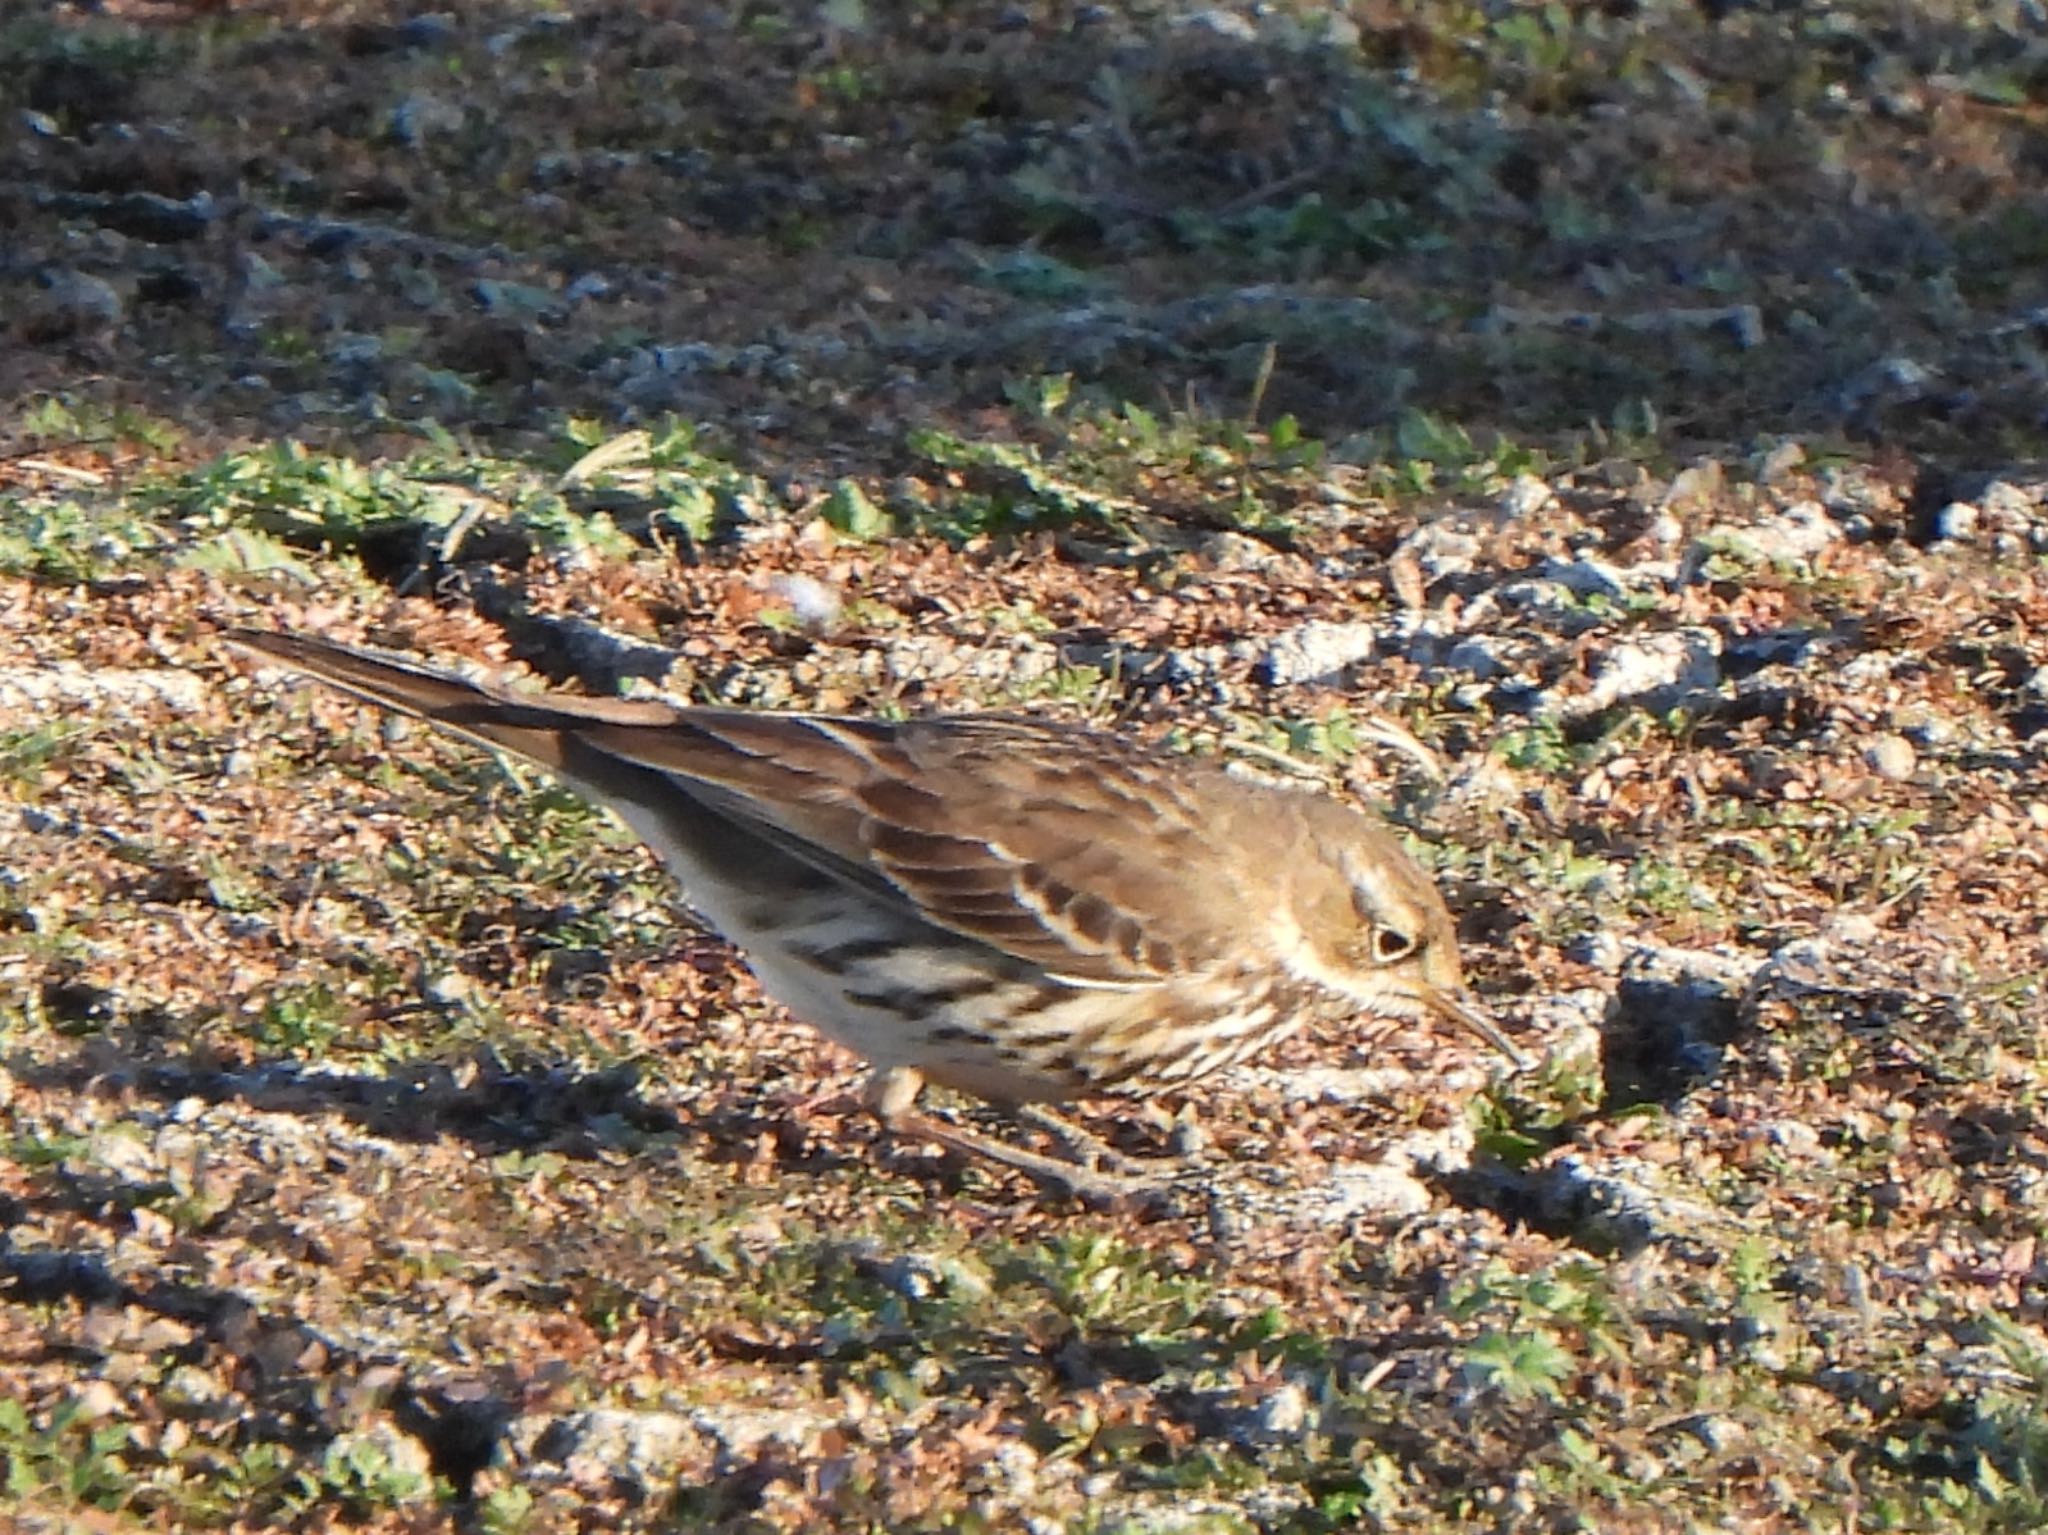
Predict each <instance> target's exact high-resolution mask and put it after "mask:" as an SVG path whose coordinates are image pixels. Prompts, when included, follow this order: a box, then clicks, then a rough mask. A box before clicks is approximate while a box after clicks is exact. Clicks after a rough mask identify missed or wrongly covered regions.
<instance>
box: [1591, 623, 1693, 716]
mask: <svg viewBox="0 0 2048 1535" xmlns="http://www.w3.org/2000/svg"><path fill="white" fill-rule="evenodd" d="M1720 657H1721V636H1720V635H1719V634H1717V633H1716V632H1715V631H1714V630H1712V629H1705V628H1697V627H1695V628H1688V629H1675V630H1669V631H1666V632H1664V633H1661V634H1643V635H1634V636H1630V637H1629V638H1626V639H1622V640H1617V641H1616V642H1615V643H1614V644H1612V645H1610V646H1609V647H1608V648H1607V649H1606V650H1604V651H1602V652H1601V653H1600V654H1599V655H1598V656H1597V657H1595V659H1594V661H1593V682H1592V686H1591V687H1590V688H1589V689H1588V690H1587V691H1586V692H1584V693H1582V694H1580V695H1579V696H1577V697H1575V698H1567V699H1564V700H1562V701H1561V706H1560V709H1559V712H1560V713H1562V714H1564V715H1566V716H1567V717H1571V718H1579V717H1583V716H1585V715H1588V714H1598V713H1599V712H1600V711H1601V710H1603V709H1609V708H1612V707H1613V706H1614V705H1615V704H1618V703H1621V702H1622V701H1624V700H1638V699H1642V700H1651V699H1654V698H1656V697H1657V695H1667V696H1670V697H1672V698H1674V699H1676V698H1682V697H1684V696H1685V695H1686V694H1689V693H1699V692H1705V691H1709V690H1711V689H1713V688H1715V687H1717V686H1718V685H1719V683H1720V681H1721V665H1720Z"/></svg>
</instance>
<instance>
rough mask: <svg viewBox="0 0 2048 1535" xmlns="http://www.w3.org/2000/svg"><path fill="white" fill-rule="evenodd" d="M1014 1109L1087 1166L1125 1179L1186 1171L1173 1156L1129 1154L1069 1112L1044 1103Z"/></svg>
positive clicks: (1161, 1175)
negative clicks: (1073, 1118)
mask: <svg viewBox="0 0 2048 1535" xmlns="http://www.w3.org/2000/svg"><path fill="white" fill-rule="evenodd" d="M1011 1112H1012V1113H1013V1114H1014V1115H1015V1116H1016V1118H1018V1119H1019V1120H1021V1121H1023V1122H1024V1123H1025V1124H1027V1125H1032V1126H1035V1127H1036V1128H1038V1129H1040V1130H1043V1131H1044V1132H1045V1133H1046V1134H1047V1135H1050V1136H1051V1137H1052V1138H1053V1139H1054V1140H1056V1141H1058V1142H1059V1143H1060V1144H1061V1145H1062V1146H1064V1147H1066V1149H1067V1152H1068V1154H1069V1155H1071V1156H1072V1157H1073V1158H1074V1159H1075V1160H1076V1161H1078V1162H1080V1163H1081V1164H1082V1165H1083V1166H1085V1167H1089V1168H1094V1169H1101V1168H1107V1169H1109V1170H1110V1171H1111V1172H1114V1173H1117V1174H1119V1175H1120V1176H1122V1177H1126V1178H1152V1179H1163V1178H1170V1177H1172V1176H1173V1175H1174V1173H1175V1172H1177V1171H1182V1170H1184V1169H1181V1168H1180V1165H1179V1164H1178V1163H1176V1162H1175V1161H1174V1160H1173V1159H1172V1158H1170V1157H1134V1156H1128V1155H1126V1154H1125V1153H1123V1152H1121V1151H1118V1150H1117V1149H1116V1147H1114V1146H1112V1145H1110V1144H1109V1142H1107V1141H1105V1140H1104V1139H1103V1138H1102V1137H1101V1136H1099V1135H1097V1134H1096V1133H1095V1132H1094V1131H1092V1130H1090V1129H1088V1128H1087V1127H1086V1126H1084V1125H1077V1124H1075V1123H1074V1121H1073V1120H1071V1119H1069V1118H1067V1116H1066V1115H1064V1114H1061V1113H1058V1112H1056V1111H1054V1110H1052V1109H1049V1108H1047V1107H1046V1106H1045V1105H1044V1104H1042V1103H1024V1104H1019V1105H1018V1106H1017V1107H1016V1108H1015V1109H1014V1110H1012V1111H1011Z"/></svg>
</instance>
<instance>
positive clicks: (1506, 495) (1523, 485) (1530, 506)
mask: <svg viewBox="0 0 2048 1535" xmlns="http://www.w3.org/2000/svg"><path fill="white" fill-rule="evenodd" d="M1556 500H1557V496H1556V494H1555V493H1554V492H1553V491H1552V490H1551V488H1550V487H1549V486H1548V485H1546V484H1544V483H1543V481H1541V480H1539V479H1538V478H1536V476H1535V475H1533V474H1518V475H1516V476H1515V483H1514V484H1512V485H1510V486H1509V487H1508V488H1507V490H1506V491H1505V492H1503V493H1502V495H1501V498H1500V510H1501V515H1502V516H1503V517H1514V518H1519V517H1533V516H1535V515H1536V514H1537V513H1538V512H1540V511H1542V510H1543V509H1544V508H1546V507H1548V506H1550V505H1552V504H1553V503H1555V502H1556Z"/></svg>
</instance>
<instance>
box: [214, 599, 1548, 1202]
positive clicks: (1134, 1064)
mask: <svg viewBox="0 0 2048 1535" xmlns="http://www.w3.org/2000/svg"><path fill="white" fill-rule="evenodd" d="M231 639H232V641H233V643H235V644H236V645H238V646H240V647H242V648H244V649H246V650H250V651H255V652H257V653H259V654H260V655H262V656H264V657H266V658H268V659H271V660H275V661H281V662H283V663H285V664H286V665H288V666H291V667H294V668H297V669H298V670H300V671H303V672H307V673H310V674H312V675H313V676H315V677H318V678H319V679H321V680H322V681H324V682H327V683H330V684H332V685H333V686H335V687H337V688H340V689H343V690H344V691H346V692H349V693H352V694H354V695H355V696H357V697H359V698H364V699H367V700H369V701H370V702H372V703H375V704H379V705H382V706H384V707H386V708H389V709H395V710H400V711H402V712H404V713H406V714H411V715H416V716H418V717H420V718H422V719H425V720H428V721H430V722H431V723H433V724H435V725H438V726H440V727H441V728H443V729H445V730H449V731H451V732H453V733H455V734H457V735H459V736H463V737H466V738H468V739H469V740H471V741H475V742H478V743H480V744H482V745H485V746H489V747H492V748H495V749H498V750H502V751H507V752H511V753H513V754H515V755H517V756H520V757H524V758H527V759H528V760H530V761H532V762H534V763H537V764H539V765H540V766H541V767H543V768H545V769H547V770H548V771H550V772H552V773H554V774H556V775H558V776H559V777H560V778H562V779H563V780H564V781H565V782H566V783H568V784H569V785H570V786H572V787H573V788H575V789H576V790H577V791H578V792H579V793H581V794H583V795H585V796H587V797H588V798H590V799H591V800H593V801H595V802H596V803H597V804H600V805H603V806H605V807H606V808H608V809H610V810H611V811H613V812H614V813H616V814H617V815H618V816H619V817H620V818H621V819H622V820H624V821H625V822H626V824H627V825H629V826H630V827H632V829H633V830H634V831H635V832H637V833H638V834H639V835H640V837H641V838H642V839H643V840H644V841H646V843H647V844H648V845H649V846H650V847H651V848H653V849H654V851H655V852H656V853H657V854H659V855H660V856H661V858H662V860H663V861H664V862H665V863H666V864H667V866H668V868H669V869H670V871H671V872H672V873H673V874H674V876H675V877H676V879H677V880H678V881H679V883H680V884H681V886H682V890H683V895H684V898H685V900H686V901H687V902H688V904H689V905H690V906H691V907H692V908H694V909H695V910H696V911H697V912H698V914H699V915H701V916H702V917H703V918H704V919H705V920H706V921H707V922H709V923H710V924H711V925H712V926H713V927H715V928H716V929H717V930H718V931H719V932H720V933H722V934H723V935H724V936H725V937H726V938H728V939H729V940H731V942H732V943H733V944H735V945H736V946H737V947H738V948H739V949H741V950H742V951H743V952H744V954H745V955H746V958H747V960H748V963H749V965H750V966H751V968H752V969H753V972H754V974H755V976H756V977H757V978H758V979H759V980H760V983H761V986H762V989H763V990H764V991H766V992H767V994H768V995H769V996H770V997H772V998H774V999H775V1000H777V1001H779V1002H781V1003H782V1004H783V1005H785V1006H786V1007H788V1008H789V1010H790V1011H791V1012H793V1013H795V1014H796V1015H797V1016H799V1017H801V1018H803V1019H804V1020H806V1021H807V1022H809V1023H810V1024H812V1025H813V1026H814V1027H816V1028H818V1029H819V1030H821V1031H822V1032H824V1033H825V1034H826V1035H828V1036H829V1037H831V1038H832V1039H835V1040H837V1041H838V1042H839V1043H840V1044H842V1045H845V1046H846V1047H847V1048H849V1049H851V1050H853V1051H855V1052H856V1053H858V1054H859V1055H861V1056H862V1057H864V1058H865V1059H866V1060H867V1061H869V1062H870V1063H871V1064H872V1066H873V1068H874V1069H873V1073H872V1075H871V1076H870V1078H869V1081H868V1087H867V1101H868V1103H869V1105H870V1107H872V1108H873V1109H874V1111H875V1112H876V1113H877V1114H878V1115H879V1116H880V1117H881V1119H882V1120H883V1121H884V1123H885V1124H888V1125H889V1126H891V1127H892V1128H898V1129H907V1130H910V1131H912V1132H914V1133H917V1134H921V1135H924V1136H927V1137H929V1138H932V1139H935V1140H937V1141H940V1142H942V1143H944V1144H946V1145H949V1146H953V1147H956V1148H959V1149H962V1150H966V1151H970V1152H973V1153H977V1154H980V1155H984V1156H988V1157H991V1158H994V1159H995V1160H998V1161H1001V1162H1005V1163H1007V1164H1009V1165H1011V1166H1013V1167H1018V1168H1020V1169H1022V1170H1023V1171H1025V1172H1028V1173H1030V1174H1032V1175H1033V1176H1035V1177H1038V1178H1040V1179H1042V1180H1046V1181H1050V1182H1053V1183H1056V1184H1060V1185H1063V1186H1065V1187H1068V1188H1070V1189H1072V1190H1074V1191H1075V1192H1077V1193H1085V1194H1095V1195H1100V1196H1104V1197H1113V1196H1115V1195H1118V1194H1122V1193H1127V1192H1132V1191H1134V1190H1136V1189H1139V1188H1141V1187H1143V1186H1144V1185H1143V1184H1142V1183H1141V1182H1140V1181H1139V1180H1135V1179H1132V1178H1129V1177H1127V1176H1118V1175H1115V1174H1111V1173H1109V1172H1106V1171H1103V1170H1102V1169H1101V1168H1099V1167H1093V1166H1083V1165H1079V1164H1076V1163H1069V1162H1067V1161H1063V1160H1059V1159H1055V1158H1052V1157H1049V1156H1044V1155H1041V1154H1040V1153H1037V1152H1032V1151H1028V1150H1025V1149H1024V1148H1022V1147H1016V1146H1011V1145H1008V1144H1005V1143H1003V1142H1001V1141H997V1140H994V1139H991V1138H989V1137H985V1136H981V1135H975V1134H970V1133H968V1132H966V1131H962V1130H959V1129H956V1128H954V1127H951V1126H948V1125H942V1124H939V1123H938V1122H937V1121H934V1120H931V1119H929V1118H928V1117H926V1116H924V1115H922V1114H917V1113H914V1112H913V1104H914V1102H915V1100H916V1097H917V1094H918V1092H919V1090H920V1087H921V1086H922V1084H923V1083H924V1082H927V1081H930V1082H936V1083H939V1084H941V1085H943V1086H946V1087H951V1088H957V1089H960V1090H961V1091H964V1092H967V1093H970V1094H973V1095H975V1096H977V1097H980V1098H984V1099H988V1100H991V1101H993V1102H995V1103H998V1104H1003V1105H1010V1106H1023V1105H1035V1104H1043V1103H1046V1102H1052V1101H1058V1100H1065V1099H1072V1098H1085V1097H1089V1096H1093V1095H1097V1094H1107V1093H1116V1094H1132V1095H1144V1094H1150V1093H1156V1092H1160V1091H1162V1090H1168V1089H1173V1088H1177V1087H1180V1086H1182V1085H1183V1084H1185V1083H1189V1082H1193V1081H1194V1080H1196V1079H1197V1078H1199V1077H1203V1076H1207V1075H1208V1074H1209V1073H1211V1072H1213V1071H1216V1070H1218V1069H1219V1068H1221V1067H1225V1066H1229V1065H1231V1064H1233V1063H1234V1062H1237V1061H1240V1060H1243V1059H1244V1058H1245V1057H1246V1056H1248V1055H1250V1054H1252V1052H1254V1051H1256V1050H1258V1049H1260V1048H1262V1047H1264V1046H1266V1045H1269V1044H1272V1043H1274V1042H1276V1041H1278V1040H1280V1039H1284V1038H1285V1037H1286V1036H1288V1035H1289V1034H1292V1033H1293V1032H1294V1031H1295V1030H1296V1029H1298V1028H1300V1027H1301V1026H1302V1025H1303V1024H1304V1023H1306V1022H1308V1021H1309V1020H1311V1019H1313V1018H1319V1017H1349V1016H1356V1015H1358V1014H1361V1013H1368V1014H1376V1015H1380V1016H1383V1017H1391V1018H1399V1019H1411V1020H1417V1021H1423V1020H1445V1021H1450V1022H1454V1023H1457V1024H1460V1025H1463V1026H1464V1027H1466V1028H1468V1029H1470V1030H1471V1031H1472V1032H1474V1033H1475V1034H1477V1035H1479V1036H1480V1037H1481V1038H1482V1039H1484V1040H1486V1041H1487V1042H1488V1043H1490V1044H1492V1045H1493V1046H1495V1047H1496V1048H1498V1049H1500V1050H1501V1051H1503V1052H1504V1053H1505V1054H1506V1055H1508V1057H1509V1058H1510V1059H1514V1060H1517V1061H1519V1057H1517V1055H1516V1052H1515V1050H1514V1047H1513V1046H1512V1045H1510V1044H1509V1043H1508V1042H1507V1040H1506V1039H1505V1038H1503V1037H1502V1036H1501V1034H1500V1033H1499V1032H1498V1031H1497V1030H1496V1029H1495V1028H1494V1026H1493V1025H1492V1024H1491V1023H1490V1022H1489V1021H1488V1020H1487V1019H1486V1018H1485V1017H1484V1015H1482V1014H1481V1013H1480V1012H1479V1011H1478V1010H1477V1009H1476V1008H1475V1007H1474V1006H1473V1005H1472V1003H1471V1002H1470V1001H1469V999H1468V997H1467V994H1466V992H1465V990H1464V983H1463V976H1462V973H1461V971H1460V968H1459V962H1458V950H1457V943H1456V939H1455V935H1454V932H1453V928H1452V923H1451V917H1450V913H1449V912H1448V911H1447V910H1446V909H1445V907H1444V903H1443V900H1442V898H1441V897H1440V896H1439V895H1438V894H1437V891H1436V887H1435V886H1434V885H1433V884H1432V883H1431V882H1430V879H1429V876H1428V875H1427V874H1425V873H1424V872H1423V871H1422V869H1421V868H1420V867H1419V866H1418V865H1417V864H1416V862H1415V861H1414V860H1413V859H1412V858H1410V857H1409V856H1408V854H1407V852H1406V851H1405V850H1404V849H1403V848H1402V847H1401V845H1400V843H1399V842H1398V841H1397V840H1395V838H1394V837H1393V836H1392V835H1391V834H1390V833H1389V832H1388V831H1387V830H1386V829H1385V828H1384V827H1382V826H1380V825H1379V824H1378V823H1376V822H1374V821H1373V820H1371V819H1370V818H1368V817H1367V816H1365V815H1364V814H1362V813H1360V812H1359V811H1356V810H1353V809H1350V808H1349V807H1347V806H1344V805H1341V804H1339V803H1337V802H1336V801H1334V800H1332V799H1329V798H1326V797H1324V796H1322V795H1318V794H1314V793H1308V792H1303V791H1297V790H1290V789H1285V788H1278V787H1273V786H1268V785H1266V784H1261V783H1257V782H1252V781H1248V780H1246V779H1243V778H1240V777H1237V776H1236V775H1234V774H1231V773H1229V772H1226V771H1225V770H1224V769H1223V768H1221V767H1220V766H1217V765H1215V764H1212V763H1208V762H1203V761H1200V760H1197V759H1193V758H1188V757H1182V756H1177V755H1174V754H1172V753H1169V752H1164V751H1160V750H1156V749H1153V748H1150V747H1146V746H1142V745H1138V744H1135V743H1133V742H1130V741H1126V740H1123V739H1121V738H1120V737H1117V736H1114V735H1109V734H1105V733H1103V732H1100V731H1095V730H1086V729H1078V728H1073V727H1069V726H1061V725H1051V724H1034V723H1031V722H1028V721H1025V720H1020V719H1014V718H996V717H972V716H968V717H950V718H934V719H924V720H911V721H905V722H898V723H889V722H883V721H877V720H863V719H852V718H845V717H841V716H837V715H825V714H771V713H763V712H756V711H749V710H737V709H717V708H685V707H677V706H673V705H669V704H665V703H656V702H645V701H628V700H623V699H604V698H584V697H574V696H570V695H566V694H555V693H545V694H543V693H531V692H523V691H519V690H516V689H512V688H507V687H499V686H491V685H488V684H483V683H476V682H470V681H467V680H465V679H463V678H460V677H456V676H453V675H450V674H449V673H446V672H442V671H437V670H432V669H429V668H426V667H422V666H417V665H413V664H410V663H402V662H399V661H396V660H392V659H387V658H385V657H382V656H379V655H376V654H373V653H371V652H368V651H364V650H359V649H355V648H353V647H349V646H343V645H336V644H331V643H329V642H327V641H324V640H315V639H307V638H300V637H295V636H288V635H282V634H268V633H260V632H255V631H237V632H236V633H234V634H233V635H232V636H231ZM1041 1120H1042V1122H1043V1121H1044V1120H1050V1121H1051V1128H1053V1129H1055V1130H1056V1131H1057V1132H1058V1133H1060V1134H1061V1135H1062V1136H1063V1137H1064V1138H1066V1139H1067V1140H1068V1143H1069V1146H1070V1148H1075V1149H1077V1154H1078V1148H1080V1147H1082V1146H1084V1145H1089V1144H1091V1143H1092V1138H1090V1137H1087V1136H1085V1134H1083V1133H1082V1132H1079V1131H1078V1130H1076V1129H1074V1128H1073V1127H1070V1126H1067V1125H1066V1124H1065V1122H1064V1121H1060V1120H1057V1119H1056V1118H1055V1117H1054V1116H1049V1115H1047V1116H1042V1117H1041ZM1097 1149H1098V1150H1099V1149H1101V1148H1097Z"/></svg>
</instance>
